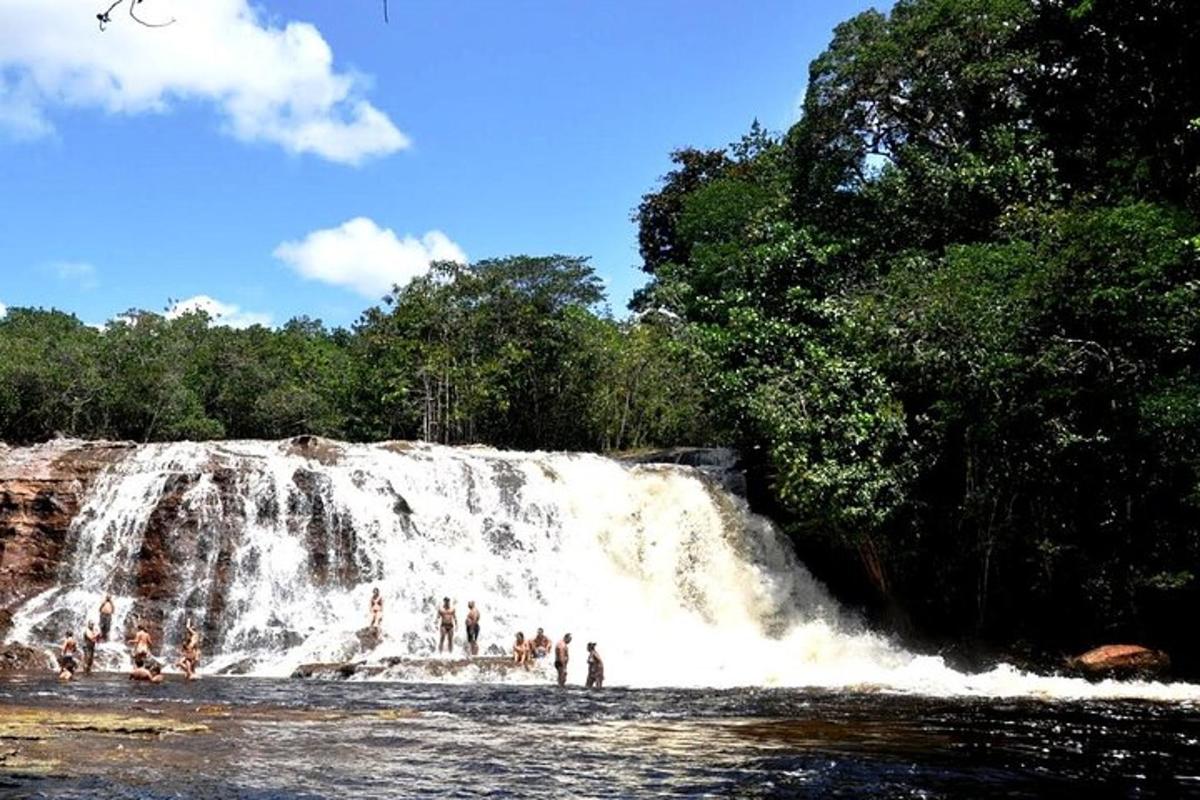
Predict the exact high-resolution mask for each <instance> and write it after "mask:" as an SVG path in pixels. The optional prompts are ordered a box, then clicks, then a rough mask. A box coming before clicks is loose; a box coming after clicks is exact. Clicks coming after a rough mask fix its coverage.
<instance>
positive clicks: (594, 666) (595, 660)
mask: <svg viewBox="0 0 1200 800" xmlns="http://www.w3.org/2000/svg"><path fill="white" fill-rule="evenodd" d="M587 653H588V657H587V667H588V673H587V684H586V685H587V688H589V689H600V688H602V687H603V686H604V659H602V658H600V651H599V650H597V649H596V643H595V642H588V643H587Z"/></svg>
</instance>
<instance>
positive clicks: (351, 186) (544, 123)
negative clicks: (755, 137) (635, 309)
mask: <svg viewBox="0 0 1200 800" xmlns="http://www.w3.org/2000/svg"><path fill="white" fill-rule="evenodd" d="M9 3H13V4H15V10H14V11H11V12H6V14H8V15H9V16H10V20H9V22H8V23H7V24H6V25H5V26H4V28H3V30H0V184H2V185H3V192H2V194H0V212H2V213H0V304H6V305H7V306H21V305H34V306H54V307H58V308H62V309H65V310H68V311H72V312H74V313H76V314H78V315H79V316H80V317H81V318H82V319H84V320H85V321H88V322H101V321H103V320H105V319H108V318H110V317H112V316H114V315H116V314H118V313H120V312H122V311H124V310H125V309H127V308H131V307H138V308H149V309H155V310H161V309H165V308H166V306H167V304H168V301H169V299H174V300H181V299H188V298H195V297H197V296H200V297H206V298H212V299H214V300H215V301H216V302H218V303H220V304H222V305H221V306H213V307H215V308H221V309H223V310H224V312H225V313H226V314H227V318H228V319H230V320H231V321H235V322H253V321H264V322H273V323H275V324H278V323H282V322H283V321H285V320H286V319H288V318H289V317H291V316H294V315H298V314H307V315H309V316H313V317H319V318H322V319H324V320H325V321H326V322H327V323H329V324H331V325H347V324H350V323H352V322H353V321H354V320H355V318H357V316H358V314H359V313H360V312H361V311H362V309H364V308H366V307H367V306H368V305H371V304H373V303H374V302H377V300H378V296H379V294H380V291H379V287H380V286H383V285H386V282H387V279H388V278H390V277H395V276H397V275H399V276H405V275H410V274H414V273H415V272H417V271H419V270H420V269H422V268H423V265H424V264H425V263H427V261H428V258H429V257H431V256H432V257H447V256H449V257H463V256H465V257H469V258H471V259H479V258H484V257H489V256H501V255H508V254H513V253H534V254H540V253H550V252H562V253H568V254H577V255H587V256H591V257H592V260H593V264H594V266H595V268H596V270H597V272H598V273H599V274H600V275H601V276H602V277H603V278H604V279H605V281H606V283H607V285H608V288H609V294H610V300H611V304H612V307H613V309H614V311H615V312H617V313H624V305H625V303H626V301H627V300H628V298H629V296H630V294H631V293H632V292H633V291H634V290H635V289H636V288H637V287H638V286H640V285H641V284H642V283H643V276H642V274H641V273H640V272H639V271H638V270H637V263H638V257H637V248H636V231H635V228H634V225H633V224H632V222H631V221H630V214H631V212H632V210H633V209H634V207H635V206H636V205H637V202H638V199H639V197H640V196H641V195H642V194H643V193H644V192H646V191H648V190H650V189H651V188H653V186H654V185H655V181H656V179H657V178H658V176H660V175H661V174H663V173H664V172H665V171H666V170H667V169H669V161H668V154H669V152H670V151H671V150H672V149H674V148H678V147H682V146H686V145H696V146H718V145H723V144H726V143H728V142H730V141H732V140H734V139H736V138H737V137H738V136H740V135H741V133H743V132H744V131H745V130H746V129H747V128H748V126H749V125H750V123H751V121H752V120H753V119H754V118H756V117H757V118H758V119H759V120H760V121H761V122H762V123H763V124H764V125H765V126H767V127H768V128H770V129H774V130H783V129H785V128H786V127H787V126H788V125H789V124H790V123H791V122H792V121H794V119H795V115H796V113H797V106H798V104H799V101H800V98H801V96H802V93H803V90H804V83H805V78H806V75H807V66H808V62H809V61H810V60H811V59H812V58H813V57H815V56H816V55H817V54H818V53H819V52H820V51H821V50H822V49H823V48H824V46H825V45H826V44H827V42H828V41H829V38H830V35H831V31H832V29H833V27H834V25H836V24H837V23H838V22H839V21H841V20H843V19H845V18H847V17H849V16H851V15H853V14H855V13H857V12H859V11H861V10H863V9H865V8H868V7H870V6H871V5H872V4H871V3H867V2H855V1H854V0H806V1H803V2H802V1H801V0H790V1H785V0H753V2H709V0H609V1H608V2H600V1H598V0H541V1H539V2H533V0H504V1H503V2H501V1H500V0H496V1H495V2H492V1H490V0H488V1H486V2H485V0H391V3H390V6H391V23H390V24H386V25H385V24H384V23H383V21H382V18H381V14H380V8H379V4H378V3H373V2H360V3H331V2H320V3H317V2H311V0H310V1H309V2H268V3H262V4H255V5H253V6H248V5H247V2H246V0H206V2H205V3H199V2H195V0H145V2H143V3H142V4H141V6H139V7H138V8H139V13H140V14H141V15H142V16H143V17H146V18H148V19H159V20H165V19H169V18H171V17H174V18H175V19H176V21H175V23H174V24H173V25H171V26H170V27H169V28H163V29H149V28H143V27H141V26H138V25H136V24H134V23H133V22H132V21H131V20H129V19H128V17H126V16H124V15H123V13H122V10H121V9H118V11H117V12H114V15H113V21H112V24H110V25H109V27H108V30H107V31H105V32H104V33H100V32H99V31H98V30H96V26H95V24H94V23H95V20H94V18H93V17H92V16H90V14H92V13H94V11H91V10H89V7H88V3H87V2H81V1H80V0H6V6H8V5H9ZM93 5H97V6H98V7H99V6H100V5H103V4H101V3H94V4H93ZM96 10H98V8H97V9H96ZM301 23H307V24H301ZM198 302H200V303H201V304H204V303H207V302H208V301H198Z"/></svg>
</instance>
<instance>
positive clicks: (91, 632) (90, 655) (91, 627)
mask: <svg viewBox="0 0 1200 800" xmlns="http://www.w3.org/2000/svg"><path fill="white" fill-rule="evenodd" d="M98 641H100V631H98V630H96V623H94V622H92V621H91V620H90V619H89V620H88V624H87V630H85V631H84V632H83V674H84V675H91V674H92V664H93V663H94V662H95V660H96V642H98Z"/></svg>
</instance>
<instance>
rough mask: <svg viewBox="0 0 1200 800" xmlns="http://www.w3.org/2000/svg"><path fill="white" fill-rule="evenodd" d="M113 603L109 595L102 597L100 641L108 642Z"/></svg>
mask: <svg viewBox="0 0 1200 800" xmlns="http://www.w3.org/2000/svg"><path fill="white" fill-rule="evenodd" d="M112 615H113V601H112V595H111V594H105V595H104V601H103V602H102V603H100V639H101V641H105V642H107V641H108V632H109V630H111V629H112Z"/></svg>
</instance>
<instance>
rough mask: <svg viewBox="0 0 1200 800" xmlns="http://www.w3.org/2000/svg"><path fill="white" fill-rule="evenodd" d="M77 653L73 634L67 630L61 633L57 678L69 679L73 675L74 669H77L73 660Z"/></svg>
mask: <svg viewBox="0 0 1200 800" xmlns="http://www.w3.org/2000/svg"><path fill="white" fill-rule="evenodd" d="M77 653H78V645H76V644H75V634H73V633H71V632H70V631H67V632H66V633H65V634H63V643H62V650H60V651H59V654H58V679H59V680H62V681H69V680H71V678H73V677H74V676H75V670H76V669H78V664H77V663H76V661H75V656H76V654H77Z"/></svg>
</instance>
